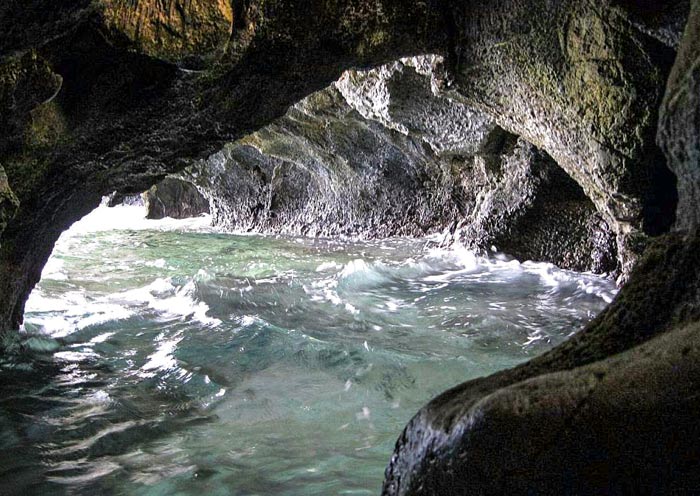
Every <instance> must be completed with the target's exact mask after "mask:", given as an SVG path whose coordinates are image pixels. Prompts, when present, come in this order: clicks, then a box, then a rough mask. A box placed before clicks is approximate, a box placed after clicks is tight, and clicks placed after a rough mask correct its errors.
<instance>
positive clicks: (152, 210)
mask: <svg viewBox="0 0 700 496" xmlns="http://www.w3.org/2000/svg"><path fill="white" fill-rule="evenodd" d="M143 201H144V204H145V207H146V218H147V219H163V218H165V217H170V218H173V219H187V218H190V217H197V216H199V215H202V214H207V213H209V202H208V201H207V200H206V198H204V197H203V196H202V194H201V193H200V192H199V191H198V190H197V188H196V187H195V186H194V185H193V184H192V183H188V182H186V181H182V180H180V179H175V178H165V179H163V180H162V181H161V182H159V183H158V184H156V185H155V186H153V187H151V189H149V190H148V191H146V192H145V193H144V194H143Z"/></svg>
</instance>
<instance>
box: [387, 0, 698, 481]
mask: <svg viewBox="0 0 700 496" xmlns="http://www.w3.org/2000/svg"><path fill="white" fill-rule="evenodd" d="M694 3H695V5H694V6H693V8H694V9H697V8H698V6H699V5H700V4H699V3H698V2H694ZM691 23H692V21H691ZM693 32H694V27H693V26H689V28H688V29H687V30H686V37H685V38H684V40H683V44H682V47H681V53H695V52H696V51H697V47H695V48H693V49H690V48H688V45H687V44H691V46H693V45H694V43H695V37H694V35H693V34H692V33H693ZM689 33H690V34H689ZM686 63H687V59H686V58H684V57H679V59H678V61H677V69H676V70H674V73H676V74H678V73H683V74H685V72H684V71H683V69H682V68H683V67H685V64H686ZM678 66H680V67H681V69H678ZM693 84H694V80H693V78H692V77H685V78H683V80H682V81H678V80H675V79H674V78H672V79H671V81H670V83H669V89H671V90H675V91H676V92H679V94H681V95H684V94H685V91H687V90H688V89H689V88H692V87H693ZM671 94H672V93H671ZM668 95H669V92H667V100H666V102H667V103H666V104H665V106H664V112H665V113H666V114H665V116H664V117H663V119H662V125H661V131H660V135H659V136H660V138H659V139H660V141H661V142H662V143H663V144H664V146H665V147H666V151H667V154H668V159H669V166H670V167H671V168H672V169H673V170H678V171H684V170H685V168H686V167H688V165H689V162H687V161H686V160H687V157H688V156H697V153H698V147H699V146H700V145H699V143H700V142H699V141H698V140H697V139H695V138H696V134H697V127H694V126H690V128H689V129H688V128H685V127H682V126H680V125H677V124H676V123H677V122H680V121H681V119H683V118H684V117H685V116H686V115H687V114H686V112H688V111H690V112H691V114H692V112H693V109H692V107H691V108H690V109H688V108H687V107H684V106H678V107H675V106H673V105H670V104H669V100H668ZM676 119H678V120H676ZM691 122H692V121H691ZM676 126H677V127H676ZM686 137H690V138H691V140H690V141H689V143H688V145H687V148H686V144H685V142H684V139H685V138H686ZM679 150H683V151H684V153H678V151H679ZM686 154H690V155H686ZM695 179H696V177H695V176H694V175H693V174H692V173H685V174H684V173H681V174H679V175H678V181H679V184H678V188H679V191H680V192H683V191H686V192H687V191H690V192H691V193H690V194H686V195H685V196H684V195H683V194H681V195H680V205H679V215H678V218H679V222H680V223H681V225H683V223H684V222H685V225H686V226H688V227H692V229H690V230H686V231H684V232H678V233H675V234H669V235H666V236H662V237H660V238H658V239H656V240H655V241H653V242H652V243H651V244H650V245H649V246H648V247H647V249H646V251H645V255H644V257H643V258H642V260H641V261H640V262H639V264H638V265H637V266H636V268H635V269H634V271H633V272H632V275H631V277H630V279H629V282H628V283H627V284H626V285H625V286H624V287H623V288H622V290H621V292H620V294H619V295H618V297H617V298H616V299H615V301H614V302H613V303H612V304H611V305H610V306H609V307H608V308H607V309H606V310H605V311H604V312H603V313H602V314H601V315H599V316H598V317H597V318H596V319H594V320H593V321H592V322H591V323H590V324H589V325H588V326H586V328H585V329H584V330H583V331H581V332H580V333H578V334H576V335H575V336H574V337H573V338H572V339H570V340H569V341H567V342H566V343H564V344H562V345H560V346H558V347H556V348H554V349H553V350H551V351H550V352H548V353H546V354H545V355H543V356H541V357H538V358H536V359H534V360H532V361H530V362H528V363H526V364H523V365H521V366H519V367H516V368H514V369H511V370H507V371H503V372H500V373H497V374H494V375H492V376H490V377H485V378H481V379H477V380H475V381H470V382H467V383H464V384H462V385H460V386H457V387H456V388H453V389H452V390H450V391H447V392H446V393H443V394H442V395H440V396H439V397H437V398H436V399H434V400H433V401H432V402H430V403H429V404H428V405H427V406H426V407H424V408H423V409H422V410H421V411H420V412H419V413H418V414H417V415H416V416H415V417H414V418H413V419H412V420H411V422H410V423H409V424H408V426H407V427H406V429H405V430H404V432H403V434H402V435H401V437H400V438H399V440H398V442H397V445H396V450H395V452H394V456H393V457H392V459H391V462H390V465H389V467H388V468H387V472H386V480H385V485H384V494H386V495H399V494H443V493H449V494H475V493H476V494H503V493H514V494H528V493H538V494H566V493H575V494H601V493H605V494H635V493H643V492H650V493H657V494H694V493H696V492H697V491H698V488H699V487H700V478H699V477H698V474H699V473H700V466H699V464H698V460H700V457H698V449H697V446H696V445H695V444H696V443H695V441H694V440H695V439H696V438H697V436H698V432H697V422H696V421H695V411H696V410H697V408H698V405H697V398H698V391H699V390H700V380H699V379H700V375H699V374H698V370H700V369H699V368H698V366H697V358H696V357H695V354H696V353H697V345H698V336H700V334H699V331H700V328H699V327H698V322H700V283H699V282H698V281H700V232H698V230H697V228H696V226H695V221H694V220H693V217H692V215H688V212H686V211H685V210H684V209H688V208H691V205H695V207H697V205H696V204H695V203H692V202H697V197H696V196H695V195H693V194H692V191H693V190H694V187H695V183H696V182H697V181H695ZM687 181H690V184H686V182H687Z"/></svg>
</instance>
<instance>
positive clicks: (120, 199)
mask: <svg viewBox="0 0 700 496" xmlns="http://www.w3.org/2000/svg"><path fill="white" fill-rule="evenodd" d="M103 203H106V205H107V207H109V208H114V207H118V206H119V205H128V206H137V207H143V206H144V202H143V196H141V195H129V194H126V193H120V192H118V191H115V192H113V193H112V194H111V195H109V196H108V197H107V199H106V201H104V200H103Z"/></svg>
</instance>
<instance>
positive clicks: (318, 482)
mask: <svg viewBox="0 0 700 496" xmlns="http://www.w3.org/2000/svg"><path fill="white" fill-rule="evenodd" d="M140 213H141V212H140V210H139V209H138V208H137V207H120V208H117V209H109V210H108V209H103V208H100V209H98V210H97V211H96V212H94V213H93V214H91V215H90V216H89V217H88V218H86V219H84V220H83V221H81V222H80V223H78V224H77V225H76V226H75V227H74V228H73V229H72V230H71V231H69V232H68V233H66V234H65V235H64V236H63V237H62V238H61V240H60V242H59V243H58V245H57V248H56V250H55V252H54V254H53V256H52V259H51V260H50V262H49V264H48V265H47V267H46V269H45V271H44V274H43V278H42V281H41V283H40V285H39V286H38V287H37V288H36V290H35V291H34V293H33V294H32V296H31V298H30V300H29V302H28V305H27V317H26V319H27V322H26V325H25V329H24V330H23V332H22V334H21V335H20V337H19V338H15V339H6V343H5V347H6V350H5V351H4V352H3V354H2V358H0V389H1V391H0V448H2V449H1V450H0V471H1V473H0V493H2V494H4V495H6V494H52V495H53V494H90V495H94V494H129V495H131V494H134V495H180V494H181V495H192V494H202V495H203V494H206V495H253V494H255V495H333V494H348V495H349V494H357V495H360V494H362V495H364V494H377V493H378V492H379V488H380V486H381V481H382V478H383V471H384V467H385V466H386V464H387V462H388V460H389V457H390V455H391V451H392V448H393V445H394V442H395V440H396V438H397V437H398V435H399V433H400V431H401V429H402V428H403V426H404V425H405V423H406V422H407V421H408V420H409V419H410V417H411V416H412V415H413V414H414V413H415V412H416V411H417V410H418V409H419V408H420V407H421V406H422V405H423V404H424V403H425V402H426V401H428V400H429V399H430V398H431V397H433V396H435V395H436V394H438V393H440V392H442V391H443V390H445V389H447V388H449V387H451V386H454V385H456V384H459V383H460V382H463V381H464V380H467V379H470V378H473V377H478V376H481V375H484V374H489V373H492V372H494V371H497V370H500V369H503V368H505V367H510V366H513V365H515V364H518V363H520V362H522V361H524V360H527V359H529V358H531V357H533V356H535V355H537V354H540V353H542V352H544V351H545V350H547V349H549V348H550V347H552V346H554V345H556V344H557V343H560V342H561V341H563V340H564V339H566V338H567V337H568V336H569V335H571V334H572V332H574V331H576V330H578V329H580V328H581V326H582V325H583V324H584V323H585V322H587V321H588V320H590V319H591V318H592V317H593V316H594V315H595V314H596V313H597V312H599V311H600V310H601V309H602V308H603V307H604V306H605V304H606V301H609V300H610V299H611V298H612V295H613V292H614V288H613V284H612V283H610V282H609V281H606V280H603V279H600V278H598V277H595V276H591V275H581V274H573V273H570V272H566V271H561V270H557V269H555V268H553V267H552V266H549V265H546V264H534V263H524V264H521V263H519V262H517V261H512V260H508V259H507V258H506V257H503V256H494V257H493V258H490V259H483V258H477V257H475V256H473V255H472V254H471V253H469V252H468V251H466V250H461V249H454V250H437V249H431V248H430V247H429V246H430V243H429V242H428V241H426V240H408V239H390V240H382V241H375V242H353V241H338V240H336V241H332V240H313V239H294V238H279V237H262V236H240V235H231V234H221V233H215V232H211V230H209V229H208V228H207V227H206V219H198V220H191V221H182V222H176V221H143V220H140V219H139V215H140Z"/></svg>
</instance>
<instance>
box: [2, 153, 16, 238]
mask: <svg viewBox="0 0 700 496" xmlns="http://www.w3.org/2000/svg"><path fill="white" fill-rule="evenodd" d="M17 207H19V201H18V200H17V197H16V196H15V194H14V192H13V191H12V189H10V184H9V183H8V182H7V174H5V169H3V168H2V165H0V233H2V231H3V230H4V229H5V226H7V223H8V222H9V221H10V220H11V219H12V217H14V216H15V212H16V211H17Z"/></svg>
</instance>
